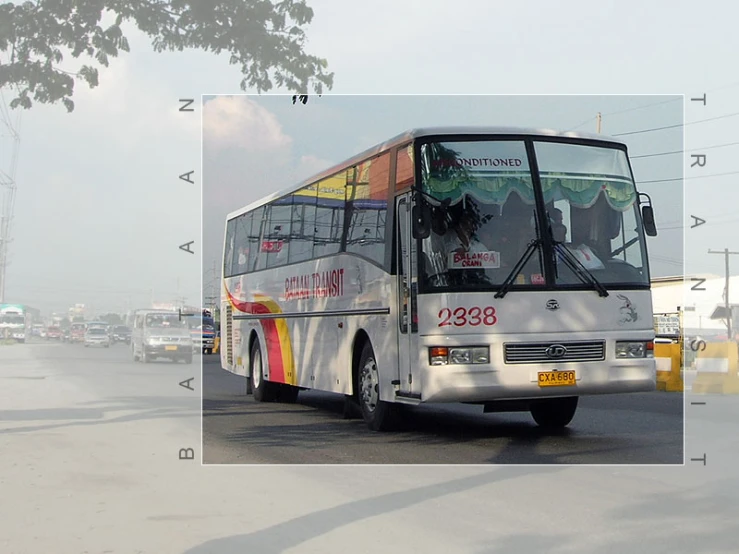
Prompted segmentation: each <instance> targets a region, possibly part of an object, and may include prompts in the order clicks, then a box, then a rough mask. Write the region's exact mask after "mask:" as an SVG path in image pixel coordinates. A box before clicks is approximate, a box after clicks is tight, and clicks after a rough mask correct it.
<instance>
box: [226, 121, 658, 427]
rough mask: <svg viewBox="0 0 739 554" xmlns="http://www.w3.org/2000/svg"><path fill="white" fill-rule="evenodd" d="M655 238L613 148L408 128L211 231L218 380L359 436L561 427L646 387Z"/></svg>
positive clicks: (578, 140)
mask: <svg viewBox="0 0 739 554" xmlns="http://www.w3.org/2000/svg"><path fill="white" fill-rule="evenodd" d="M656 232H657V231H656V228H655V225H654V213H653V210H652V206H651V200H650V199H649V197H648V196H647V195H645V194H643V193H639V192H638V191H637V189H636V186H635V182H634V177H633V174H632V171H631V166H630V162H629V158H628V154H627V148H626V145H625V144H624V143H622V142H619V141H617V140H614V139H612V138H607V137H605V136H602V135H586V134H575V133H557V132H554V131H539V130H529V129H509V128H435V129H419V130H414V131H409V132H407V133H404V134H402V135H399V136H397V137H395V138H393V139H391V140H389V141H387V142H385V143H383V144H380V145H378V146H376V147H374V148H372V149H370V150H367V151H365V152H363V153H361V154H359V155H357V156H355V157H353V158H351V159H350V160H347V161H346V162H344V163H342V164H339V165H337V166H335V167H333V168H331V169H329V170H327V171H325V172H323V173H321V174H319V175H316V176H315V177H313V178H311V179H308V180H307V181H305V182H303V183H301V184H299V185H298V186H295V187H292V188H290V189H288V190H286V191H283V192H280V193H277V194H273V195H271V196H268V197H266V198H264V199H262V200H259V201H257V202H254V203H253V204H251V205H248V206H246V207H244V208H241V209H239V210H237V211H234V212H232V213H230V214H229V215H228V217H227V222H226V228H225V241H224V256H223V277H224V278H223V286H222V296H221V347H220V354H221V364H222V367H223V368H224V369H226V370H228V371H231V372H233V373H236V374H239V375H243V376H246V377H247V378H248V379H249V381H248V383H249V385H248V389H251V390H252V391H253V394H254V398H255V400H257V401H262V402H264V401H274V400H277V401H286V402H294V401H295V400H296V397H297V394H298V391H299V390H301V389H316V390H322V391H329V392H334V393H339V394H343V395H345V398H346V400H347V402H348V403H350V404H354V405H358V407H359V409H360V410H361V413H362V416H363V418H364V419H365V421H366V423H367V425H368V426H369V427H370V428H371V429H373V430H385V429H390V428H392V427H393V425H394V424H395V423H396V422H397V418H398V415H399V406H400V405H403V404H405V405H418V404H421V403H434V402H463V403H471V404H481V405H483V406H484V411H485V412H503V411H520V410H526V411H530V413H531V415H532V416H533V419H534V421H535V422H536V423H537V424H539V425H540V426H543V427H548V428H561V427H564V426H566V425H568V424H569V423H570V422H571V420H572V418H573V416H574V414H575V412H576V408H577V405H578V398H579V397H580V396H583V395H595V394H604V393H631V392H641V391H651V390H654V389H655V386H656V366H655V360H654V356H653V348H654V343H653V341H654V328H653V322H652V300H651V292H650V276H649V266H648V261H647V244H646V236H645V235H649V236H654V235H656Z"/></svg>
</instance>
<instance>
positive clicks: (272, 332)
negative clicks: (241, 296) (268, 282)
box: [226, 289, 285, 383]
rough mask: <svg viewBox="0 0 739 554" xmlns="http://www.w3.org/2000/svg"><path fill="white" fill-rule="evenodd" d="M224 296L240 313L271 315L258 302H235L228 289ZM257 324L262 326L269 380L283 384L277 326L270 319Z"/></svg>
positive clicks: (267, 309)
mask: <svg viewBox="0 0 739 554" xmlns="http://www.w3.org/2000/svg"><path fill="white" fill-rule="evenodd" d="M226 294H228V297H229V299H230V300H231V304H233V306H234V307H235V308H236V309H237V310H239V311H240V312H243V313H246V314H254V315H257V314H269V313H272V312H270V310H269V308H268V307H267V306H265V305H264V304H261V303H259V302H246V301H243V300H237V299H236V298H234V296H233V295H232V294H231V292H230V291H229V290H228V289H226ZM259 323H260V324H261V326H262V332H263V333H264V340H265V341H266V342H267V344H265V345H264V346H265V348H266V350H267V363H268V364H269V380H270V381H274V382H276V383H284V382H285V367H284V364H283V363H282V347H281V345H280V334H279V333H278V332H277V325H276V324H275V321H274V320H272V319H260V320H259Z"/></svg>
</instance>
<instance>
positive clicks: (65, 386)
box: [0, 344, 739, 554]
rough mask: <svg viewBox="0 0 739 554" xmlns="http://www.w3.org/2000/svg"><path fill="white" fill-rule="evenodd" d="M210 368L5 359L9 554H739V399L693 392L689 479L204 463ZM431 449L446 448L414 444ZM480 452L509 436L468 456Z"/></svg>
mask: <svg viewBox="0 0 739 554" xmlns="http://www.w3.org/2000/svg"><path fill="white" fill-rule="evenodd" d="M199 369H200V368H199V366H198V365H194V366H186V365H184V364H178V365H173V364H167V363H161V364H151V365H146V366H145V365H143V364H133V363H132V362H131V361H130V360H129V358H128V352H127V350H126V349H125V347H123V346H116V347H113V348H111V349H107V350H89V349H84V348H82V347H79V346H75V345H66V344H48V345H47V344H40V345H39V344H27V345H17V346H4V345H0V467H2V472H0V499H1V501H0V521H1V522H2V532H1V533H0V552H2V553H3V554H38V553H41V552H53V553H54V554H103V553H105V554H108V553H115V554H118V553H122V554H128V553H131V554H150V553H151V554H169V553H172V554H244V553H250V552H259V553H263V554H313V553H316V554H319V553H320V554H329V553H334V552H336V553H338V552H342V553H343V552H347V551H348V550H351V551H353V552H358V553H365V552H383V553H384V554H396V553H397V554H407V553H408V552H424V553H431V554H436V553H439V554H446V553H448V552H455V553H456V552H459V553H461V554H504V553H509V552H552V553H553V554H564V553H567V554H590V553H592V552H599V553H603V554H617V553H618V554H620V553H623V552H649V553H650V554H683V553H685V554H687V553H691V554H694V553H696V552H700V553H703V552H706V553H712V554H713V553H716V554H724V553H726V554H730V553H732V554H733V553H734V552H736V546H737V541H736V537H737V536H739V523H738V522H737V519H736V506H737V504H739V473H737V471H736V459H737V455H738V454H739V435H737V433H736V428H737V427H736V422H737V420H739V402H738V401H737V400H738V398H739V397H737V396H720V395H703V396H693V395H688V398H687V400H688V408H687V412H686V415H687V420H686V422H687V427H686V430H687V437H686V439H687V451H686V453H687V456H688V460H689V461H688V462H687V464H686V465H685V466H671V467H664V466H650V467H635V466H620V467H583V466H569V467H568V466H535V467H513V466H487V467H460V466H456V467H442V466H402V465H401V466H383V465H377V466H364V467H357V466H349V465H339V466H330V467H308V466H297V467H296V466H290V467H282V466H274V465H264V466H249V467H238V466H231V467H224V466H208V467H202V466H201V464H200V463H199V458H200V455H201V452H200V449H199V447H198V445H199V444H200V434H201V428H200V425H201V417H200V391H201V386H202V382H201V381H200V379H199V377H198V374H199ZM191 375H195V377H196V378H195V379H194V380H193V381H191V382H190V383H191V384H192V386H193V388H194V389H195V390H194V391H190V390H187V389H185V388H184V387H181V386H180V385H179V383H180V381H182V380H184V379H187V378H188V376H191ZM206 376H207V373H206ZM231 399H232V401H237V400H238V399H237V398H236V396H235V395H233V393H231ZM691 400H701V401H704V402H706V404H702V405H699V406H692V405H691V404H690V401H691ZM329 404H330V403H329ZM246 405H248V403H247V404H246ZM273 408H274V407H273ZM296 409H298V410H303V411H304V412H305V413H307V412H310V411H311V410H313V411H316V412H318V415H319V416H320V417H324V418H327V419H328V420H329V421H332V422H334V423H337V422H338V423H339V424H340V425H343V424H345V423H346V424H347V428H348V427H349V426H350V425H351V426H352V433H355V435H354V436H355V438H354V439H353V440H354V442H353V443H352V444H354V445H356V444H363V442H364V440H365V439H367V437H369V436H370V434H369V433H368V432H367V433H365V432H364V431H363V426H362V424H361V423H359V422H353V421H348V422H345V421H343V420H341V422H339V421H338V413H336V412H332V411H331V408H330V407H328V405H327V406H321V407H312V406H309V405H307V404H305V403H303V404H299V405H298V406H296ZM609 410H610V411H611V412H613V413H615V412H618V411H619V410H617V409H615V407H614V406H611V407H610V408H609ZM597 412H598V410H597V409H596V408H589V411H583V412H581V414H579V415H578V416H577V419H576V420H575V422H574V423H575V429H576V430H577V429H579V428H580V427H579V426H580V425H582V424H584V421H583V419H582V414H590V415H593V414H595V413H597ZM305 413H302V414H299V415H300V419H301V420H303V421H304V423H307V421H308V420H307V418H308V417H310V416H306V415H305ZM663 416H664V414H661V413H660V411H659V410H658V409H653V411H649V412H642V413H641V416H640V417H641V418H642V419H644V420H647V421H646V423H645V425H649V424H650V423H649V420H652V419H659V418H660V417H663ZM225 417H226V418H228V419H235V414H234V413H233V412H230V413H229V414H228V415H226V416H225ZM499 417H501V416H499V415H496V414H490V415H489V416H484V418H485V419H488V418H489V419H490V420H491V421H499V419H498V418H499ZM518 417H519V416H516V417H515V418H514V420H516V421H519V423H518V424H519V425H526V426H528V425H529V423H528V421H527V419H526V416H525V415H521V416H520V418H521V419H520V420H519V419H518ZM588 417H590V416H588ZM670 417H674V416H670ZM213 419H217V418H216V417H213ZM242 419H243V416H242ZM421 419H424V417H421ZM585 419H587V418H585ZM429 425H430V424H429ZM460 425H461V424H460ZM577 432H578V433H580V431H577ZM362 433H365V434H364V435H362ZM357 437H359V438H362V439H363V440H362V441H360V440H359V438H357ZM419 437H421V438H420V440H419ZM498 438H499V437H498ZM330 439H331V437H325V436H324V440H327V441H330ZM369 440H374V439H369ZM385 440H387V439H385ZM396 440H397V437H396ZM424 440H429V441H432V442H433V441H436V444H437V445H438V444H439V442H440V441H439V439H436V438H434V435H433V429H431V431H413V444H414V445H415V447H416V448H417V447H418V444H419V442H420V443H423V441H424ZM445 440H450V439H449V438H448V437H447V438H446V439H445ZM481 440H482V441H490V440H493V441H494V440H497V439H496V435H493V436H490V435H487V436H483V437H482V438H480V437H474V436H473V437H471V438H470V439H468V440H459V439H457V440H456V444H457V445H458V448H460V449H464V446H465V445H466V444H468V443H474V442H479V441H481ZM558 440H562V439H558ZM609 440H612V439H608V438H605V439H603V438H602V439H601V444H605V443H608V441H609ZM566 441H569V442H571V441H572V437H569V438H567V439H566ZM441 442H443V441H441ZM453 442H454V441H453ZM521 442H522V441H520V440H519V442H518V444H519V446H520V444H521ZM245 444H246V443H245ZM541 444H542V442H541V441H539V446H537V447H536V448H535V447H534V445H532V444H531V441H530V439H529V443H528V446H527V448H528V450H529V451H530V452H532V453H533V454H537V453H541V451H542V447H541ZM213 446H214V447H217V448H225V447H226V446H228V447H232V448H235V447H237V446H238V444H237V443H235V442H234V441H225V442H224V440H222V439H218V438H217V437H216V438H215V444H214V445H213ZM432 446H434V445H433V444H432ZM183 448H193V453H194V455H195V456H194V457H195V459H194V460H181V459H180V452H181V450H182V449H183ZM255 448H257V447H255ZM241 449H242V452H243V450H244V449H243V445H242V447H241ZM435 449H436V448H429V449H427V452H430V451H432V450H435ZM296 450H298V449H295V448H293V449H292V452H293V453H294V452H295V451H296ZM349 450H351V448H350V447H347V448H345V449H344V452H347V451H349ZM366 450H371V449H369V448H368V449H366ZM445 450H447V451H448V450H449V449H448V448H446V449H445ZM341 452H342V449H341V448H334V456H338V455H339V454H340V453H341ZM337 453H338V454H337ZM349 453H350V452H349ZM704 456H705V457H704ZM488 457H490V453H489V452H488ZM693 457H695V458H696V459H697V460H698V461H696V462H692V461H690V459H691V458H693Z"/></svg>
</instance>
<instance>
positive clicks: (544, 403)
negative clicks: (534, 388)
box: [531, 396, 578, 429]
mask: <svg viewBox="0 0 739 554" xmlns="http://www.w3.org/2000/svg"><path fill="white" fill-rule="evenodd" d="M577 400H578V397H577V396H571V397H567V398H548V399H546V400H537V401H535V402H534V403H533V404H532V405H531V416H532V417H533V418H534V421H535V422H536V423H537V424H538V425H539V427H543V428H545V429H561V428H563V427H567V425H569V423H570V422H571V421H572V418H573V417H575V412H576V411H577Z"/></svg>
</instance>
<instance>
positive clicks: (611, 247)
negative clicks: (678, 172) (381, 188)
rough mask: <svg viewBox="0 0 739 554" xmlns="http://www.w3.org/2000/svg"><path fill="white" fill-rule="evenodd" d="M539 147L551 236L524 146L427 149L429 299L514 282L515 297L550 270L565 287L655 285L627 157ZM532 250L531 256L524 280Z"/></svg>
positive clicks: (425, 269) (603, 150) (424, 264)
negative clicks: (542, 216)
mask: <svg viewBox="0 0 739 554" xmlns="http://www.w3.org/2000/svg"><path fill="white" fill-rule="evenodd" d="M533 144H534V153H535V156H536V162H537V166H538V178H539V179H538V181H539V182H540V183H541V190H540V191H537V193H538V194H540V195H541V197H543V201H544V207H545V210H546V217H545V221H546V222H547V225H546V227H545V228H540V227H541V226H540V225H539V224H538V222H539V221H540V219H539V216H538V211H539V208H537V204H538V202H537V200H536V197H537V193H535V191H534V182H535V180H534V179H533V175H532V169H531V167H530V165H529V158H528V155H527V152H526V145H525V143H524V142H523V141H515V140H477V141H464V142H463V141H448V142H433V143H427V144H423V145H422V146H421V149H420V154H421V169H422V176H421V186H422V189H423V192H424V193H426V194H424V201H428V202H429V203H430V204H431V209H432V231H431V235H430V236H429V237H428V238H426V239H424V240H423V241H422V260H421V277H422V280H423V290H425V291H427V292H443V291H445V290H455V289H456V290H459V289H460V287H463V288H464V289H465V290H470V289H471V290H495V289H499V288H500V287H501V285H503V283H504V282H505V281H506V280H507V279H509V278H512V279H513V280H512V281H511V285H512V286H513V287H514V288H515V287H517V286H518V287H520V286H525V287H526V288H531V287H540V286H542V285H545V284H546V266H547V265H549V266H550V267H553V268H554V271H553V274H552V275H550V276H549V279H550V282H551V283H552V284H554V285H556V286H558V287H560V288H581V287H583V286H584V283H587V282H588V280H591V281H592V280H595V281H596V282H597V283H596V284H599V285H602V286H603V287H606V288H608V287H609V285H618V286H619V287H622V288H623V287H633V286H638V287H646V286H648V285H649V272H648V266H647V256H646V247H645V239H644V234H643V230H642V227H641V221H640V218H639V213H638V202H637V193H636V189H635V186H634V181H633V178H632V175H631V170H630V167H629V163H628V160H627V156H626V153H625V152H624V151H623V150H620V149H618V148H611V147H607V146H590V145H582V144H573V143H568V142H561V141H559V142H555V141H534V143H533ZM544 233H547V234H549V238H550V241H549V242H548V243H549V244H554V249H551V248H550V249H549V250H548V251H547V252H545V251H544V248H543V247H542V246H541V243H540V242H539V241H540V240H541V239H542V236H543V234H544ZM527 249H530V250H533V252H531V254H532V255H531V256H529V257H528V260H527V261H526V262H525V263H522V264H521V266H520V267H519V268H518V270H517V271H516V270H515V269H516V266H517V265H519V262H523V260H525V259H526V256H525V254H526V253H527ZM573 258H574V261H575V263H574V264H573V262H572V260H573ZM547 259H549V260H551V263H550V264H547V263H546V261H547ZM586 286H588V287H590V288H592V284H590V285H586Z"/></svg>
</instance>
